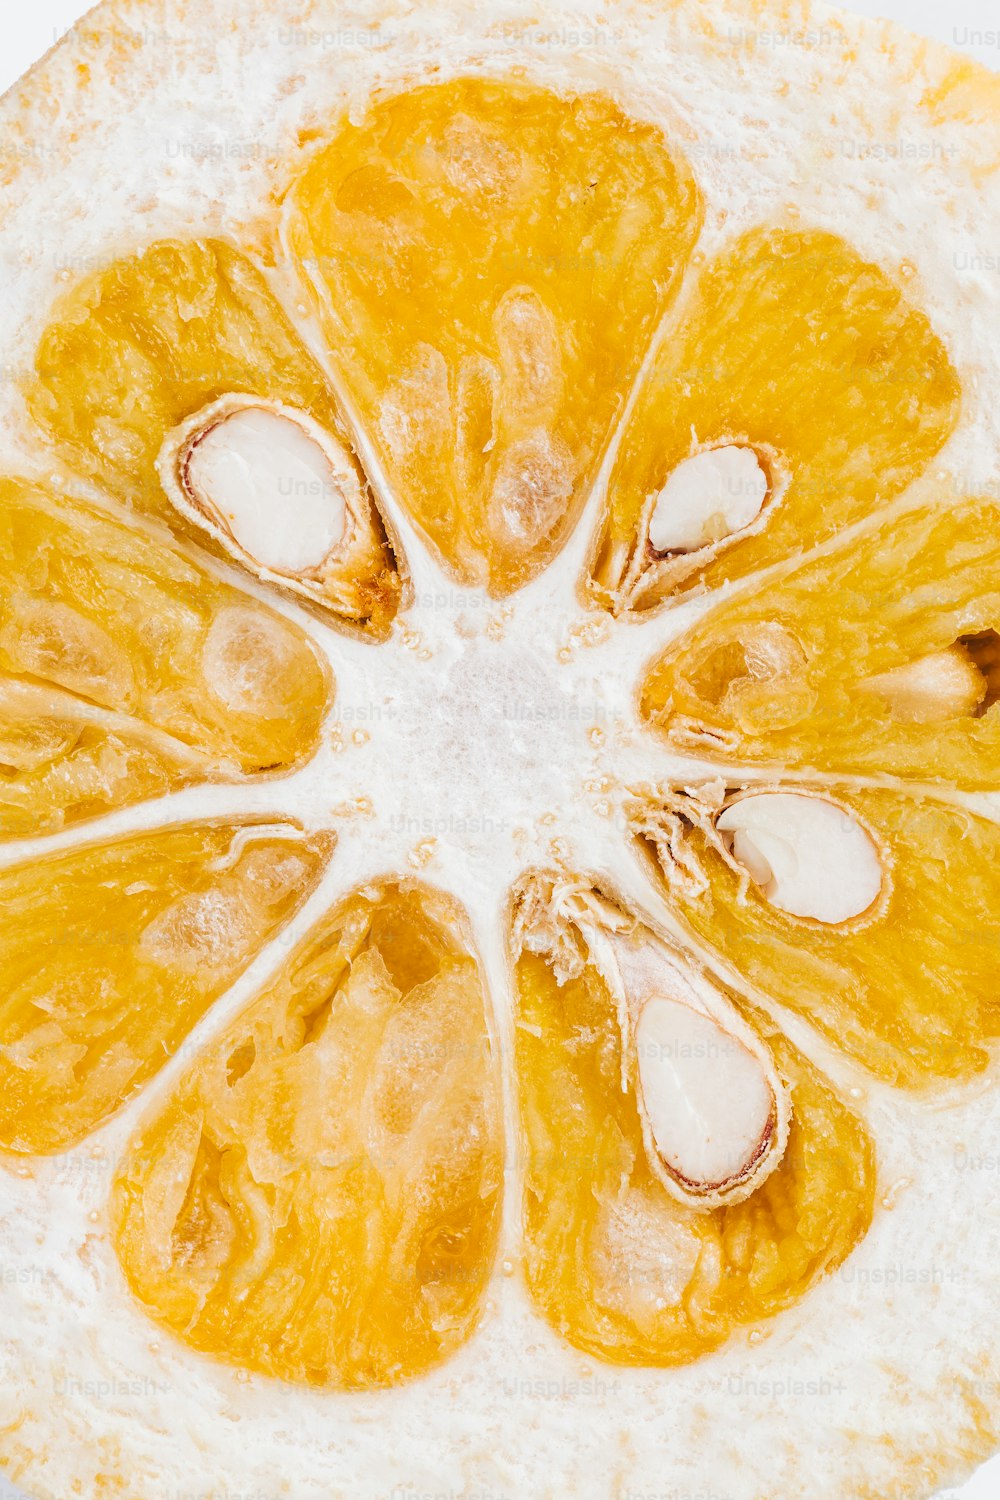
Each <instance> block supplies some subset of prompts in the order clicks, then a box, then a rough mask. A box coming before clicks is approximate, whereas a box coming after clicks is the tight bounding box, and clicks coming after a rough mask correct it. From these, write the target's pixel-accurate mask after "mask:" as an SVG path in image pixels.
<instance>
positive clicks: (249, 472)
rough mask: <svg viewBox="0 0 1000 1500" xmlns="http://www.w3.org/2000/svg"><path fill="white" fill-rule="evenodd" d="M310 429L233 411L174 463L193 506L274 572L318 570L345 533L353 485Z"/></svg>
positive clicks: (265, 414) (302, 423)
mask: <svg viewBox="0 0 1000 1500" xmlns="http://www.w3.org/2000/svg"><path fill="white" fill-rule="evenodd" d="M315 425H316V424H315V423H313V422H312V421H311V420H310V419H308V418H305V417H304V416H303V417H301V418H297V417H295V416H292V415H290V414H288V413H286V412H284V411H274V410H269V409H267V408H266V407H262V406H249V405H248V406H240V407H237V408H236V409H235V410H233V411H231V412H229V413H224V414H222V415H221V416H220V418H219V420H217V421H215V422H213V423H212V424H211V425H209V426H206V427H205V428H203V429H202V430H201V431H200V432H197V433H195V435H194V436H193V438H192V439H191V441H190V442H189V443H188V446H187V449H186V450H185V451H184V453H183V454H182V456H181V465H180V469H181V481H182V484H183V486H184V489H185V491H186V493H187V495H188V496H189V498H190V499H191V500H192V502H193V503H194V504H195V505H196V506H197V507H198V508H199V509H200V510H201V511H202V512H203V513H204V514H205V515H206V516H207V518H208V520H209V521H214V522H215V524H216V525H217V526H219V527H221V528H222V529H223V530H224V531H226V532H228V534H229V535H230V536H231V537H232V539H233V540H234V541H235V542H236V544H237V545H238V546H239V547H240V548H241V549H242V550H243V551H244V552H245V553H246V554H247V555H248V556H249V557H251V558H253V559H254V560H255V561H256V562H257V563H258V565H259V566H261V567H265V568H269V569H271V570H272V571H274V572H276V573H287V574H290V575H292V576H294V575H297V574H302V573H306V572H309V571H311V570H314V569H316V568H319V567H320V566H321V565H322V564H323V562H324V561H325V559H326V558H327V557H328V556H329V555H330V553H331V552H332V551H333V550H334V549H335V548H336V547H337V546H338V544H339V543H340V542H341V541H342V540H343V537H344V532H345V530H346V526H347V499H346V494H345V488H346V485H347V484H348V483H355V484H356V481H355V479H354V475H353V471H352V469H351V467H350V464H349V462H348V459H347V455H346V454H344V455H343V456H342V458H340V455H339V454H335V453H333V452H332V451H331V448H332V440H330V439H327V440H326V441H320V437H319V434H318V433H317V432H314V431H312V430H311V429H312V428H313V427H315ZM324 436H325V435H324ZM338 458H339V460H340V461H338Z"/></svg>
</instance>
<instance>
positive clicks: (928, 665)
mask: <svg viewBox="0 0 1000 1500" xmlns="http://www.w3.org/2000/svg"><path fill="white" fill-rule="evenodd" d="M861 686H862V687H863V688H865V689H867V690H868V691H869V692H872V693H877V694H878V696H879V697H880V698H882V699H883V700H884V701H885V703H886V704H887V705H888V707H889V708H890V709H891V710H892V712H893V714H894V716H895V717H896V718H897V719H901V720H902V721H903V722H904V723H907V724H941V723H944V722H945V721H946V720H948V719H965V718H968V717H970V715H972V714H974V713H975V711H976V709H977V708H978V707H979V705H980V704H981V703H982V701H983V699H984V698H985V696H986V679H985V677H984V676H983V674H982V672H980V670H979V668H978V667H977V666H976V664H975V662H974V661H972V660H971V658H970V657H969V655H968V652H966V651H964V650H963V649H962V647H961V646H950V647H949V648H948V649H947V650H946V651H933V652H931V653H930V654H929V655H928V656H922V657H920V658H918V660H917V661H910V662H906V663H904V665H903V666H901V667H893V668H892V670H891V671H889V672H880V673H878V674H877V675H876V676H875V677H868V678H866V679H865V680H864V682H863V683H862V684H861Z"/></svg>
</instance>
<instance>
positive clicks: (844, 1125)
mask: <svg viewBox="0 0 1000 1500" xmlns="http://www.w3.org/2000/svg"><path fill="white" fill-rule="evenodd" d="M620 1038H621V1033H620V1030H619V1023H618V1018H617V1016H616V1015H615V1013H614V1004H613V1001H612V999H611V996H610V994H609V992H608V989H607V986H606V985H605V983H604V981H603V979H602V978H601V976H600V975H599V973H598V972H597V970H596V969H595V968H594V967H593V966H592V965H588V966H587V967H585V968H584V970H583V972H582V974H581V975H580V976H579V977H578V978H575V979H569V980H567V981H566V982H565V983H564V984H563V985H561V986H560V985H559V984H558V982H557V980H556V978H555V975H554V974H553V972H552V970H551V969H550V968H549V967H548V965H547V964H546V962H545V960H544V959H542V958H541V957H540V956H538V955H537V954H528V953H526V954H524V955H522V957H521V959H520V961H519V963H518V965H517V1064H518V1075H519V1081H520V1088H521V1132H522V1144H523V1149H524V1152H525V1178H524V1196H523V1228H524V1239H525V1252H524V1256H525V1258H524V1266H525V1275H526V1277H527V1282H528V1288H529V1291H530V1293H531V1296H532V1299H533V1301H534V1303H535V1306H536V1307H537V1309H538V1311H539V1313H540V1314H541V1315H542V1316H543V1317H544V1318H545V1319H546V1321H547V1322H549V1323H550V1324H551V1325H552V1327H553V1328H555V1329H556V1331H557V1332H558V1333H560V1334H561V1335H562V1336H563V1337H564V1338H566V1339H567V1340H568V1341H569V1342H570V1343H571V1344H573V1345H575V1346H576V1347H577V1348H579V1349H583V1350H585V1351H586V1352H587V1353H589V1354H593V1355H597V1356H598V1357H600V1358H602V1359H606V1360H608V1361H610V1362H612V1363H616V1364H623V1365H655V1366H667V1365H679V1364H684V1363H687V1362H689V1361H690V1360H693V1359H696V1358H698V1357H699V1356H700V1355H703V1354H706V1353H708V1352H710V1351H711V1350H713V1349H715V1348H718V1347H719V1345H720V1344H722V1343H723V1342H724V1341H725V1340H726V1338H727V1337H728V1336H729V1335H730V1334H731V1333H733V1332H734V1331H735V1330H736V1329H737V1328H739V1327H741V1326H745V1325H746V1324H748V1323H754V1322H757V1321H759V1320H760V1319H763V1318H768V1317H772V1316H773V1315H774V1314H776V1313H778V1312H780V1311H781V1310H782V1309H783V1308H786V1307H789V1306H791V1305H792V1304H793V1303H795V1302H796V1301H798V1299H799V1298H801V1297H802V1296H803V1295H805V1293H806V1292H807V1291H808V1289H809V1288H810V1287H811V1286H813V1285H814V1284H815V1283H816V1281H817V1280H818V1279H819V1278H820V1277H821V1276H822V1275H823V1274H824V1273H826V1272H829V1271H831V1270H833V1269H834V1268H835V1267H836V1266H838V1265H840V1264H841V1263H842V1262H843V1260H844V1259H845V1258H846V1256H847V1255H848V1254H849V1253H850V1251H851V1250H852V1249H853V1248H854V1246H855V1245H856V1244H858V1243H859V1241H860V1240H861V1239H862V1237H863V1236H864V1234H865V1233H866V1232H867V1230H868V1227H869V1224H870V1222H871V1216H872V1209H873V1199H874V1190H875V1163H874V1152H873V1147H872V1143H871V1140H870V1139H869V1136H868V1134H867V1132H866V1130H865V1128H864V1126H863V1125H862V1124H861V1122H860V1121H859V1120H858V1119H857V1118H856V1117H855V1116H854V1115H853V1114H851V1112H850V1111H849V1110H848V1109H846V1108H845V1106H844V1105H843V1104H842V1102H841V1101H840V1100H839V1099H838V1098H837V1096H836V1095H835V1094H834V1092H833V1091H832V1089H831V1088H830V1087H829V1085H828V1084H827V1083H826V1082H825V1081H824V1080H823V1078H822V1077H821V1076H820V1075H819V1074H818V1073H817V1072H816V1070H815V1069H814V1068H813V1067H812V1066H811V1065H810V1064H809V1063H808V1062H807V1061H806V1060H805V1059H804V1058H803V1057H801V1056H800V1054H799V1053H797V1052H796V1051H795V1049H794V1048H793V1047H792V1046H791V1044H790V1043H789V1042H787V1041H786V1040H785V1039H784V1038H783V1037H781V1036H780V1034H778V1033H774V1034H768V1035H767V1040H768V1044H769V1046H770V1047H771V1049H772V1051H773V1054H774V1057H775V1060H776V1062H777V1064H778V1067H779V1069H780V1071H781V1073H782V1074H783V1076H784V1077H785V1078H786V1079H787V1081H788V1082H789V1084H790V1085H791V1088H792V1097H793V1116H792V1123H791V1129H790V1134H789V1138H788V1144H787V1147H786V1149H785V1154H784V1156H783V1158H782V1160H781V1162H780V1163H779V1165H778V1166H777V1167H776V1169H775V1170H774V1172H773V1173H772V1174H771V1175H770V1177H768V1178H767V1179H766V1181H765V1182H764V1183H763V1184H762V1185H761V1186H760V1187H759V1188H758V1189H757V1190H756V1191H755V1192H754V1193H753V1195H752V1196H751V1197H749V1198H747V1199H746V1200H745V1201H743V1202H741V1203H737V1204H735V1205H730V1206H726V1207H722V1208H716V1209H712V1210H708V1211H706V1210H699V1209H694V1208H688V1207H685V1206H684V1205H683V1204H681V1203H678V1202H677V1201H676V1200H675V1199H674V1198H672V1197H671V1196H670V1195H669V1194H668V1193H667V1192H666V1191H665V1189H664V1188H663V1187H662V1185H661V1184H660V1183H659V1182H658V1181H657V1180H656V1179H655V1177H654V1175H653V1173H652V1171H651V1168H650V1165H649V1161H648V1158H647V1156H646V1154H645V1151H644V1147H643V1140H642V1130H641V1124H640V1118H639V1112H638V1108H637V1105H636V1098H635V1084H634V1078H633V1079H632V1080H631V1082H630V1087H629V1090H628V1091H627V1092H625V1091H623V1089H622V1081H621V1040H620Z"/></svg>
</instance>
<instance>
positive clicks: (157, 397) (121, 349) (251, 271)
mask: <svg viewBox="0 0 1000 1500" xmlns="http://www.w3.org/2000/svg"><path fill="white" fill-rule="evenodd" d="M241 393H245V394H247V395H256V396H260V397H263V398H266V399H268V400H270V401H274V402H281V403H284V404H285V405H286V406H288V407H289V408H292V409H294V410H299V411H303V412H305V413H306V414H307V415H308V416H310V417H312V418H314V419H315V420H316V421H317V422H318V423H319V424H320V426H321V427H322V428H324V429H325V430H326V431H327V432H328V433H329V434H330V435H331V438H332V439H333V440H334V441H335V442H336V443H337V444H338V445H339V447H340V448H342V449H343V451H344V454H345V460H346V461H347V462H349V463H350V464H351V465H353V469H354V477H355V478H356V480H357V484H358V486H359V487H360V491H361V492H363V495H364V497H365V498H366V500H367V511H368V513H367V516H366V517H365V518H364V521H363V523H362V522H359V523H358V525H356V527H355V528H354V530H353V532H352V534H351V536H350V537H349V538H348V542H347V546H346V550H345V553H344V557H343V559H342V563H341V565H339V566H338V567H335V568H333V569H332V571H330V572H329V573H328V576H327V577H326V578H325V580H324V588H325V599H324V610H325V612H329V613H330V614H332V615H333V616H335V617H336V618H337V619H339V620H340V621H342V622H344V623H346V624H348V625H350V626H352V627H354V628H356V629H358V630H361V631H363V632H365V633H367V634H371V635H373V636H375V637H378V638H381V637H383V636H385V635H386V634H387V633H388V630H389V628H390V626H391V624H392V620H393V617H394V616H395V614H396V611H397V609H398V607H399V603H400V597H401V588H402V585H401V580H400V577H399V571H398V567H397V563H396V558H395V556H394V554H393V549H392V547H391V546H390V544H389V542H388V540H387V538H386V533H385V528H384V526H383V523H382V520H381V517H380V516H379V513H378V510H377V508H376V506H375V504H374V501H373V500H372V496H371V491H370V489H369V487H368V481H367V478H366V476H365V474H364V473H363V471H362V469H361V466H360V464H359V462H358V460H357V458H356V456H355V455H354V451H353V446H352V444H351V439H350V436H349V434H348V432H347V429H346V427H345V425H344V422H343V419H342V417H341V415H340V412H339V410H338V407H337V404H336V402H335V399H334V397H333V394H332V392H331V391H330V388H329V386H328V385H327V383H326V380H325V378H324V376H323V374H322V372H321V371H320V369H319V368H318V366H317V365H316V364H315V363H314V362H313V360H312V358H311V356H310V355H309V354H308V353H307V351H306V350H305V348H304V347H303V345H302V344H301V342H300V341H299V339H298V337H297V335H296V334H295V332H294V330H293V329H292V327H291V325H290V323H289V322H288V320H287V318H286V317H285V314H284V312H283V311H282V309H281V307H280V306H279V304H278V302H277V301H276V300H275V298H274V297H273V296H272V294H271V292H270V291H269V289H268V287H267V284H266V283H265V281H264V279H263V277H262V276H261V274H260V272H259V271H258V270H257V269H256V267H255V266H254V265H253V264H252V262H251V261H249V260H248V259H247V257H246V256H244V255H242V254H241V253H240V252H239V251H238V250H235V249H233V248H232V246H230V245H228V244H226V243H224V242H223V241H221V240H195V241H182V240H164V241H162V242H160V243H158V244H155V245H151V246H150V247H149V248H148V249H146V250H144V251H143V252H142V253H141V254H139V255H135V256H132V257H130V258H129V259H126V260H121V261H118V262H116V263H114V264H113V265H110V266H108V267H107V268H106V269H104V270H101V271H99V272H97V273H95V274H94V275H92V276H90V277H88V278H87V279H86V280H84V281H82V282H81V283H80V284H79V285H78V286H76V287H74V288H73V289H72V290H71V291H70V292H69V293H68V294H67V296H66V297H65V298H63V300H62V301H61V302H60V303H59V305H58V306H57V307H56V308H55V309H54V312H53V318H52V322H51V323H50V324H49V326H48V328H47V329H46V330H45V332H44V334H43V336H42V339H41V341H40V343H39V347H38V351H37V354H36V358H35V378H34V379H33V380H32V381H31V382H30V384H29V387H28V390H27V398H28V404H29V406H30V409H31V411H32V414H33V415H34V417H35V419H36V421H38V423H39V424H40V425H41V427H42V428H43V430H44V431H45V432H46V433H47V434H48V435H49V436H50V437H51V438H52V440H53V441H54V442H55V443H56V444H57V446H58V447H59V448H60V450H61V451H62V453H63V454H64V456H65V457H66V459H67V461H68V462H69V463H70V464H71V465H72V466H73V467H74V468H75V469H77V470H78V471H79V472H80V473H83V474H85V475H87V476H88V478H92V479H94V480H96V481H97V482H98V483H99V484H101V485H102V486H104V487H105V488H106V489H108V490H109V491H111V492H112V493H113V494H115V495H117V496H118V497H119V498H120V499H122V500H124V501H126V502H127V503H129V504H134V505H136V506H138V507H140V508H141V509H143V510H145V511H148V512H149V513H151V514H153V515H156V516H158V517H160V518H162V519H163V520H165V521H166V522H167V524H168V525H170V526H171V527H172V528H173V529H174V530H175V531H177V532H178V534H179V535H181V536H182V537H183V538H184V539H185V540H188V541H192V542H195V543H196V544H197V545H199V546H208V547H209V548H210V549H211V550H215V551H218V550H219V549H218V547H217V546H216V545H215V543H214V542H213V541H211V540H210V539H209V538H208V537H207V534H206V533H205V531H203V530H202V529H200V528H197V527H194V526H193V525H192V524H191V523H190V521H187V520H185V519H183V518H182V517H181V516H180V515H179V514H178V512H177V510H176V509H175V508H174V507H173V506H172V505H171V503H170V502H169V500H168V499H167V496H166V494H165V492H164V489H163V486H162V484H161V482H160V478H159V475H158V473H157V458H158V456H159V454H160V451H161V448H163V445H164V442H165V440H166V439H167V437H168V435H169V434H170V433H171V432H172V431H173V430H174V429H176V428H177V427H179V426H180V425H181V424H182V423H185V422H187V421H188V419H190V418H192V417H193V416H194V415H195V414H196V413H198V412H199V411H201V410H202V409H203V408H207V407H209V406H210V404H211V403H213V402H216V401H218V400H219V399H220V398H222V397H224V396H228V395H233V394H241ZM285 508H286V509H287V505H286V507H285ZM282 524H283V517H282V516H281V515H276V516H275V525H276V526H281V525H282Z"/></svg>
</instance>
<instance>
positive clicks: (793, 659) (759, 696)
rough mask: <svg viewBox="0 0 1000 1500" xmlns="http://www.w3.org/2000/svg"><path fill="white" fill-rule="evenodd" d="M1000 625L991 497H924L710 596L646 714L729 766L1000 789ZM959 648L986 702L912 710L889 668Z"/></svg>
mask: <svg viewBox="0 0 1000 1500" xmlns="http://www.w3.org/2000/svg"><path fill="white" fill-rule="evenodd" d="M997 632H1000V505H998V504H997V503H996V502H995V501H990V500H967V501H964V502H962V503H961V504H957V505H955V506H950V507H944V506H937V507H925V508H921V509H918V510H915V511H911V512H908V513H907V514H906V515H905V516H896V517H895V518H894V519H892V520H886V521H884V522H883V523H881V524H880V525H879V526H877V527H874V528H873V529H872V530H871V531H869V532H868V533H867V534H865V535H863V536H855V537H854V538H853V539H852V540H851V541H850V542H849V543H843V544H841V545H839V546H837V547H835V548H833V549H832V550H830V551H829V552H827V553H826V554H821V555H818V556H816V557H814V558H812V559H810V560H809V561H807V562H804V563H800V564H798V565H797V566H795V567H792V568H789V569H788V570H787V571H785V572H784V573H783V574H782V576H780V577H779V578H777V579H774V578H772V579H771V580H769V581H768V580H765V581H764V582H762V583H760V584H758V585H757V586H753V585H751V586H750V587H749V588H748V589H747V591H745V592H743V593H741V594H738V595H736V596H735V597H734V598H733V599H732V600H731V601H726V602H724V603H722V604H720V605H719V606H718V607H717V608H716V609H714V610H712V611H711V612H710V613H709V614H708V615H706V616H705V617H704V618H703V619H702V620H701V621H700V622H699V624H698V625H697V626H696V628H695V629H694V630H693V631H692V632H691V633H690V634H688V635H686V636H684V637H682V638H681V639H680V640H679V641H678V642H677V643H676V644H675V645H673V646H671V647H670V648H669V649H668V650H667V651H666V652H665V653H664V655H663V656H662V657H661V658H660V660H659V662H658V663H657V664H656V666H655V667H654V668H653V670H652V671H651V673H650V674H649V676H648V678H647V680H646V682H645V684H644V686H643V689H642V709H643V713H644V714H645V716H646V717H647V718H648V719H649V720H650V721H651V722H652V723H653V724H654V726H655V727H656V728H657V729H658V730H660V731H661V733H663V734H664V735H665V736H666V738H667V739H668V740H670V741H671V743H672V744H674V745H675V746H676V747H677V748H678V749H683V750H699V751H703V752H708V753H710V754H712V755H714V756H717V757H720V758H722V759H724V760H725V761H726V762H727V763H736V764H740V763H742V764H753V765H778V766H789V767H813V768H817V769H819V770H822V771H833V772H849V773H869V774H873V775H880V774H883V773H889V774H894V775H898V776H909V777H917V778H920V779H923V780H928V781H946V782H953V783H955V784H956V785H958V786H962V787H968V788H980V787H982V788H987V787H996V786H1000V709H998V708H996V707H995V706H994V705H993V698H994V695H995V694H996V692H997V687H998V686H1000V682H998V680H997V678H996V675H995V674H996V670H997V664H1000V639H998V640H997V641H996V642H993V639H992V638H993V636H994V635H995V634H997ZM994 646H995V647H996V648H997V649H996V650H995V651H994V649H993V648H994ZM954 647H957V650H958V654H959V658H960V659H961V660H963V661H967V662H971V663H972V665H973V666H974V667H975V669H976V671H977V672H978V671H979V670H980V668H981V669H982V671H981V672H980V677H981V681H980V687H979V694H978V695H979V697H980V701H979V702H978V704H976V703H974V702H972V701H971V700H969V699H968V698H966V697H964V696H963V695H962V694H961V693H959V694H958V695H957V697H953V696H952V695H951V694H950V693H949V692H948V691H946V690H944V689H942V690H941V691H940V692H939V693H938V694H937V696H936V695H935V693H933V692H930V693H928V694H927V695H926V701H925V702H922V704H921V707H920V709H919V714H918V717H916V718H914V716H913V715H914V712H915V710H914V708H913V700H912V697H906V696H904V695H903V693H902V692H901V691H900V689H899V687H897V688H896V690H895V692H892V691H890V690H889V688H888V687H887V686H886V685H885V683H884V676H885V674H886V673H887V672H891V671H896V670H897V669H899V668H904V667H910V666H914V665H919V664H921V663H923V664H924V665H925V667H927V668H928V669H929V668H932V667H934V665H935V663H936V662H938V661H940V656H939V653H942V652H950V651H951V649H952V648H954ZM994 656H995V657H996V662H994V659H993V658H994ZM928 659H930V660H929V661H928ZM977 663H978V665H977ZM873 678H875V679H881V682H878V681H876V682H874V683H873V682H872V679H873ZM973 678H975V672H974V673H973Z"/></svg>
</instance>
